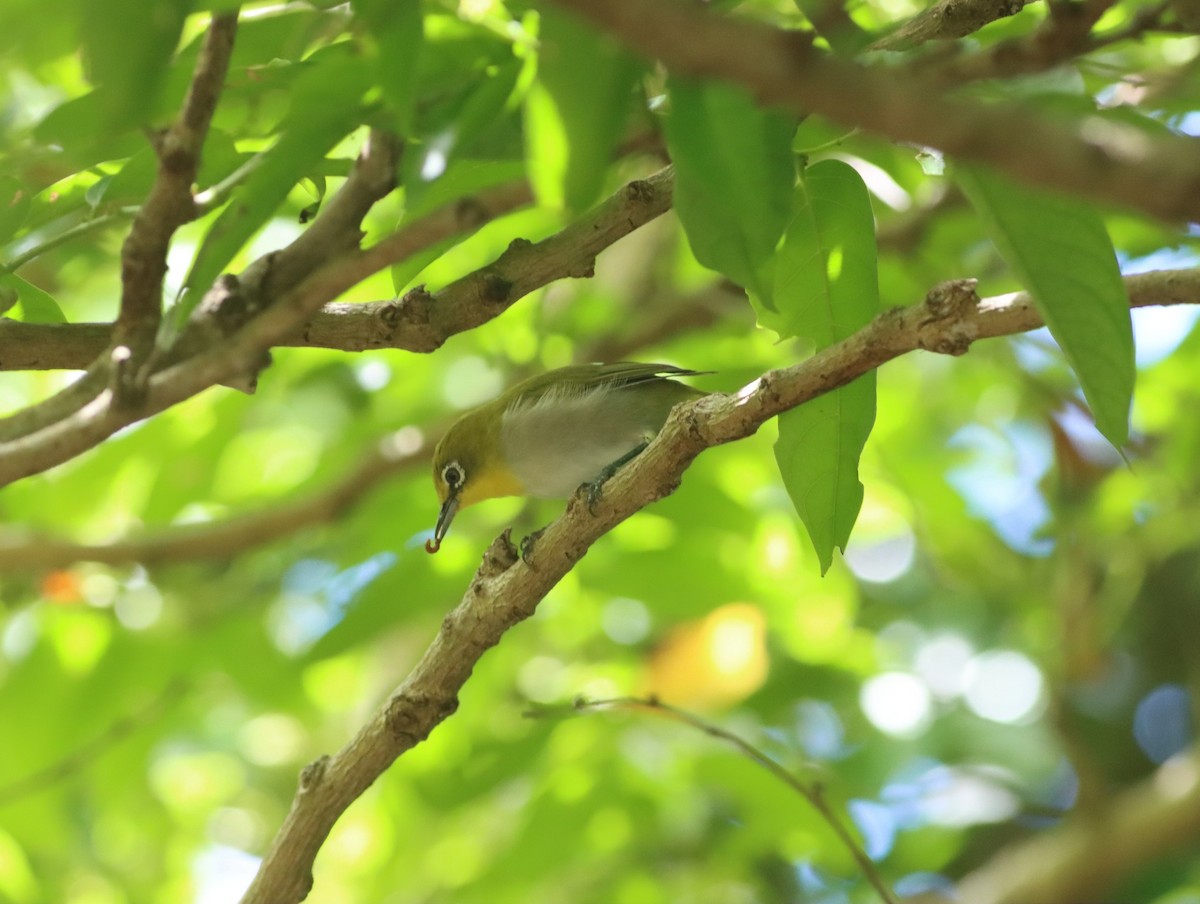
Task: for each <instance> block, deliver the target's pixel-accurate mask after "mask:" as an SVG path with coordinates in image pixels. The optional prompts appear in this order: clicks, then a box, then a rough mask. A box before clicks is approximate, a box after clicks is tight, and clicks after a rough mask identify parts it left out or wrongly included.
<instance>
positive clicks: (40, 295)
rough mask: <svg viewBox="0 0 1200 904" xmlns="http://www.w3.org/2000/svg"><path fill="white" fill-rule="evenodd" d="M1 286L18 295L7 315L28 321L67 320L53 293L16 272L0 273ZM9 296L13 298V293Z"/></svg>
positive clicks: (59, 321) (55, 321) (62, 321)
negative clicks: (40, 287)
mask: <svg viewBox="0 0 1200 904" xmlns="http://www.w3.org/2000/svg"><path fill="white" fill-rule="evenodd" d="M0 286H2V287H4V288H5V289H7V290H9V292H11V293H15V294H16V296H17V298H16V303H15V304H12V305H10V308H9V311H8V313H7V314H6V315H5V316H11V317H12V318H13V319H14V320H24V321H25V322H26V323H66V322H67V318H66V316H65V315H64V314H63V312H62V308H60V307H59V306H58V302H57V301H55V300H54V297H53V296H52V295H50V294H49V293H48V292H44V291H42V290H41V289H39V288H38V287H37V286H35V285H34V284H33V283H31V282H28V281H26V280H24V279H21V277H19V276H17V275H16V274H15V273H5V274H3V275H0ZM9 298H10V299H11V295H10V296H9Z"/></svg>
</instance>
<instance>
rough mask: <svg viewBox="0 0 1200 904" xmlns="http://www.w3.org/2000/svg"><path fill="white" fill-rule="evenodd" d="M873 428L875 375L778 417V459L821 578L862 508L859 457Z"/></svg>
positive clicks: (776, 445)
mask: <svg viewBox="0 0 1200 904" xmlns="http://www.w3.org/2000/svg"><path fill="white" fill-rule="evenodd" d="M874 424H875V374H874V372H872V373H869V374H866V375H864V376H861V377H859V378H858V379H857V380H855V381H854V382H853V383H850V384H849V385H847V386H842V387H841V388H839V389H835V390H834V391H833V392H827V393H825V395H823V396H819V397H818V398H815V399H813V400H812V401H811V402H805V403H804V404H803V405H801V406H800V407H799V408H794V409H792V410H791V411H788V412H785V413H784V414H781V415H780V416H779V438H778V439H777V440H776V441H775V461H776V462H777V463H778V464H779V473H780V474H781V475H783V485H784V486H785V487H786V488H787V491H788V495H789V496H790V497H791V498H792V504H793V505H794V506H796V513H797V514H799V516H800V520H801V521H803V522H804V527H805V529H806V530H807V531H808V535H809V537H810V538H811V539H812V544H813V548H814V549H816V551H817V558H818V559H819V560H820V563H821V574H824V573H825V572H826V571H828V570H829V566H830V565H831V564H832V563H833V550H834V549H835V548H837V549H841V550H842V551H843V552H845V550H846V543H847V542H849V540H850V532H851V530H853V528H854V522H855V521H856V520H857V519H858V512H859V509H861V508H862V501H863V485H862V481H860V480H859V479H858V459H859V457H860V456H861V455H862V450H863V447H864V446H865V445H866V443H867V437H868V436H870V435H871V427H872V426H874Z"/></svg>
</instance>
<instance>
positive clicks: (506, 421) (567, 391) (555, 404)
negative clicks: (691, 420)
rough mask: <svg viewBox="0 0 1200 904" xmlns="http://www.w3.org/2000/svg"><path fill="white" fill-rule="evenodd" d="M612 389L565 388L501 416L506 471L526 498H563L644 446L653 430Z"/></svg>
mask: <svg viewBox="0 0 1200 904" xmlns="http://www.w3.org/2000/svg"><path fill="white" fill-rule="evenodd" d="M629 401H630V400H629V399H628V398H626V399H622V394H621V390H620V389H613V388H611V387H607V386H604V387H599V388H584V389H582V390H581V389H579V388H577V387H566V388H564V389H563V390H551V391H549V392H547V393H545V394H544V395H542V396H541V398H538V399H536V400H535V401H532V402H526V401H521V400H518V401H517V402H515V403H513V405H511V406H510V407H509V408H508V410H506V411H505V412H504V415H503V416H502V419H501V426H500V439H501V443H502V445H503V447H504V457H505V460H506V462H507V463H508V466H509V467H510V468H511V469H512V470H513V472H514V473H515V474H516V475H517V479H518V480H520V481H521V483H522V484H524V486H525V488H526V491H527V492H528V493H529V495H531V496H545V497H550V498H564V497H567V496H570V495H571V494H572V493H574V492H575V490H576V489H578V488H579V485H580V484H583V483H586V482H588V481H590V480H592V479H594V478H595V477H596V476H597V475H599V473H600V472H601V471H602V470H604V468H605V467H607V466H608V465H610V464H612V463H613V462H614V461H616V460H617V459H619V458H621V457H622V456H623V455H626V454H628V453H629V452H630V451H632V450H633V449H635V448H636V447H637V446H639V445H641V444H642V443H644V442H646V441H647V440H648V439H649V438H650V437H651V436H653V434H654V431H655V429H656V427H657V425H656V424H654V423H653V421H652V420H650V419H647V418H646V417H643V416H639V414H638V412H637V410H636V408H637V406H631V405H629V404H628V403H629Z"/></svg>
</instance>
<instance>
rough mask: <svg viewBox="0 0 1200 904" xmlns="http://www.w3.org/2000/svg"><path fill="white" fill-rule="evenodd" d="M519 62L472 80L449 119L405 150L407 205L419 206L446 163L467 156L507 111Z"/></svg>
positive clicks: (514, 89)
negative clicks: (417, 204)
mask: <svg viewBox="0 0 1200 904" xmlns="http://www.w3.org/2000/svg"><path fill="white" fill-rule="evenodd" d="M520 74H521V62H520V61H519V60H517V59H509V60H507V61H505V62H504V63H503V64H500V65H496V66H494V67H491V69H490V70H489V72H488V73H487V75H486V76H485V77H483V78H482V79H479V80H475V81H473V82H472V83H471V85H470V87H469V88H468V89H467V90H466V91H465V92H464V93H463V94H462V95H461V96H460V97H459V98H457V99H456V103H455V104H454V105H453V110H454V113H453V116H452V118H451V119H450V120H449V121H448V122H446V123H445V124H443V125H440V126H438V127H436V128H435V129H434V130H433V131H431V132H429V133H427V134H425V135H424V136H422V137H421V139H420V140H419V141H416V142H414V143H413V144H411V145H410V146H409V148H408V149H407V150H406V151H405V154H404V160H403V169H404V192H405V197H406V199H407V201H408V203H410V204H416V203H420V199H421V197H422V196H423V195H424V194H425V193H426V192H427V191H429V189H430V187H431V186H432V185H434V184H435V183H436V182H437V181H438V180H439V179H441V178H442V177H443V175H444V174H445V173H446V171H447V170H448V169H449V167H450V164H451V163H452V162H453V161H454V160H455V159H457V158H458V157H460V156H462V155H463V154H466V153H469V152H470V149H471V147H472V146H473V145H474V144H475V143H476V142H477V141H478V140H479V138H480V136H481V135H483V134H484V132H485V131H487V130H488V129H489V128H491V127H492V126H493V125H495V124H496V123H497V121H498V120H500V119H502V118H503V117H504V116H505V115H506V113H507V112H508V105H509V102H510V99H511V98H512V97H513V94H514V92H515V91H516V90H517V87H518V85H517V82H518V77H519V76H520Z"/></svg>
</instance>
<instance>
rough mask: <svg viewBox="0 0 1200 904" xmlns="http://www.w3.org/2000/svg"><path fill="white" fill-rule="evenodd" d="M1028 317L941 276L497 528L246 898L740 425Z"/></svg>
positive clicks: (1160, 278) (267, 889)
mask: <svg viewBox="0 0 1200 904" xmlns="http://www.w3.org/2000/svg"><path fill="white" fill-rule="evenodd" d="M1131 279H1137V280H1138V281H1139V282H1144V283H1146V284H1147V285H1146V286H1144V287H1143V288H1149V285H1151V284H1154V285H1157V286H1158V289H1159V291H1160V297H1161V298H1162V299H1163V300H1176V299H1178V300H1183V299H1188V300H1193V301H1194V300H1195V299H1196V298H1197V297H1200V272H1197V271H1184V272H1176V273H1160V274H1147V275H1146V276H1145V277H1144V278H1142V277H1137V278H1131ZM1039 325H1040V320H1039V318H1038V316H1037V313H1036V311H1034V309H1033V307H1032V305H1031V304H1029V302H1028V299H1025V298H1023V297H1021V296H1020V295H1014V296H1007V297H1006V298H1004V299H992V300H990V301H989V302H987V303H982V302H979V301H978V299H977V298H976V297H975V296H974V283H973V281H971V280H962V281H959V282H957V283H952V284H942V285H940V286H938V287H936V288H935V289H934V290H932V291H931V292H930V293H929V296H928V298H927V300H926V302H925V303H924V304H921V305H915V306H913V307H910V308H894V309H892V310H889V311H886V312H884V313H882V314H880V315H879V316H878V317H876V318H875V320H873V321H872V322H871V323H870V324H868V325H867V326H865V327H864V328H863V329H861V330H859V331H858V332H857V333H855V334H854V335H853V336H851V337H849V338H848V339H846V340H844V341H842V342H839V343H837V344H836V345H833V346H830V347H829V348H826V349H823V350H822V351H820V352H818V353H817V354H816V355H814V356H813V357H811V358H809V359H808V360H807V361H804V362H803V363H801V364H797V365H795V366H793V367H787V368H783V369H781V370H775V371H771V372H769V373H767V374H764V375H763V376H762V377H761V378H759V379H758V380H755V381H754V382H753V383H751V384H750V385H748V386H746V387H744V388H743V389H742V390H741V391H739V392H737V393H734V394H732V395H721V394H715V395H709V396H705V397H704V398H701V399H699V400H697V401H695V402H691V403H687V404H683V405H680V406H678V407H676V409H675V410H674V411H673V412H672V414H671V416H670V418H669V419H668V420H667V423H666V425H665V426H664V427H663V430H662V431H661V433H659V435H658V437H657V438H656V439H655V440H654V442H653V443H651V444H650V446H649V447H648V448H647V449H646V450H645V451H644V452H643V453H642V454H641V455H639V456H638V457H637V458H636V459H635V460H634V461H633V462H631V463H630V464H629V465H627V466H626V467H625V468H624V469H622V470H621V471H619V472H618V473H617V474H616V476H614V477H613V478H612V480H611V481H609V483H608V484H606V485H605V488H604V493H603V495H602V496H601V498H600V500H599V502H598V504H597V505H596V507H595V510H594V512H593V511H590V510H589V507H588V504H587V502H586V500H584V499H582V498H580V497H579V496H577V497H576V498H574V499H572V500H571V502H570V503H568V505H567V509H566V512H565V513H564V514H563V515H562V517H560V518H559V519H558V520H557V521H555V522H554V523H552V524H551V525H550V526H549V527H547V528H546V530H545V532H544V533H543V534H542V535H541V537H540V538H539V539H538V541H537V545H536V546H535V548H534V550H533V553H532V557H531V561H530V562H529V563H528V564H527V563H525V562H523V561H520V559H519V558H518V556H517V554H516V550H515V549H514V548H513V546H512V543H511V541H510V540H509V538H508V535H507V532H506V533H505V534H504V535H502V536H501V537H499V538H497V540H496V541H495V542H494V543H493V544H492V546H491V548H490V549H489V550H488V552H487V553H486V554H485V556H484V560H483V564H482V565H481V566H480V568H479V570H478V571H477V572H476V574H475V577H474V578H473V579H472V581H471V583H470V585H469V586H468V588H467V590H466V592H465V593H464V595H463V598H462V601H461V602H460V603H459V604H458V606H457V607H456V608H455V609H454V610H453V611H452V612H450V613H449V614H448V615H447V616H446V618H445V620H444V621H443V623H442V627H441V630H440V631H439V632H438V634H437V636H436V637H435V638H434V640H433V642H432V644H431V645H430V646H429V648H428V649H427V650H426V651H425V654H424V656H422V658H421V660H420V662H418V663H417V665H416V666H415V667H414V668H413V670H412V671H411V672H410V673H409V675H408V677H407V678H405V679H404V681H403V682H402V683H401V684H400V686H399V687H398V688H397V689H396V690H395V691H394V692H393V693H392V695H391V696H390V697H389V699H388V700H387V701H386V702H385V703H384V705H383V706H382V707H381V708H380V709H379V710H378V711H377V712H376V713H375V715H374V716H373V717H372V718H371V720H370V721H369V722H368V723H367V724H366V725H365V726H364V727H363V728H362V729H361V730H360V731H359V733H358V734H357V735H356V736H355V737H354V738H353V739H352V740H351V741H350V742H349V743H348V744H347V745H346V746H345V747H344V748H342V750H340V751H339V752H338V753H336V754H334V755H333V756H331V757H323V758H321V759H320V760H317V761H316V762H314V763H312V764H311V765H310V766H309V767H307V768H306V769H305V770H304V773H303V774H302V776H301V779H300V788H299V791H298V792H297V794H296V797H295V799H294V800H293V801H292V807H291V811H290V812H289V813H288V816H287V818H286V820H285V821H284V824H283V826H282V827H281V828H280V830H279V833H278V834H277V835H276V836H275V839H274V841H273V842H272V844H271V847H270V850H269V851H268V852H267V854H266V857H265V858H264V860H263V863H262V865H261V867H260V869H259V872H258V875H257V876H256V877H255V880H254V882H253V884H252V885H251V886H250V889H249V890H248V891H247V893H246V895H245V897H244V898H243V902H244V904H264V902H272V904H292V902H297V901H300V900H302V899H303V898H304V897H305V896H306V895H307V894H308V891H309V888H310V887H311V884H312V865H313V861H314V859H315V858H316V855H317V851H318V850H319V849H320V847H321V845H322V844H323V843H324V840H325V838H326V836H327V835H328V833H329V831H330V829H331V828H332V827H333V824H334V823H335V822H336V821H337V819H338V817H339V816H340V815H341V813H342V812H343V811H344V810H345V809H346V808H347V807H348V806H349V805H350V804H351V803H352V802H353V801H354V800H355V799H356V798H357V797H358V796H359V795H360V794H362V793H363V791H364V790H366V788H368V787H369V786H370V785H371V783H372V782H374V781H375V779H376V778H378V777H379V776H380V775H381V774H382V773H383V771H384V770H385V769H387V768H388V766H390V765H391V764H392V762H393V761H395V759H396V758H397V757H399V756H400V755H401V754H403V753H404V752H405V751H406V750H409V749H410V748H412V747H414V746H415V745H416V744H418V743H420V742H421V741H422V740H424V739H425V738H426V737H427V736H428V735H429V733H430V732H431V731H432V730H433V728H434V727H435V726H436V725H437V724H438V723H439V722H441V721H442V720H443V719H445V718H446V717H448V716H449V715H451V714H452V713H453V712H454V711H455V709H456V708H457V706H458V693H459V691H460V689H461V688H462V686H463V684H464V683H465V682H466V680H467V679H468V678H469V677H470V675H471V672H472V670H473V669H474V666H475V663H476V662H477V661H478V660H479V658H480V657H481V656H482V655H483V654H484V653H485V652H486V651H487V650H488V649H489V648H490V647H492V646H494V645H495V644H496V643H498V642H499V640H500V638H501V637H502V636H503V634H504V632H505V631H507V630H508V629H509V628H511V627H512V626H513V625H515V624H517V623H519V622H521V621H523V620H524V619H526V618H528V617H529V616H531V615H532V614H533V613H534V611H535V610H536V608H537V605H538V603H539V602H540V601H541V599H542V598H543V597H544V596H545V595H546V594H547V593H548V592H549V591H550V590H551V589H552V588H553V587H554V586H555V585H556V584H557V583H558V582H559V581H560V580H561V579H562V578H563V576H564V575H566V573H567V572H568V571H570V570H571V568H573V567H574V565H575V563H576V562H578V561H579V559H580V558H582V557H583V556H584V555H585V554H586V553H587V550H588V548H589V547H590V546H591V545H592V543H594V542H595V541H596V540H597V539H599V538H600V537H601V536H603V535H604V534H605V533H607V532H608V531H609V530H611V529H612V528H613V527H614V526H615V525H617V524H619V523H620V522H622V521H624V520H625V519H626V518H628V517H629V516H631V515H632V514H634V513H635V512H637V511H639V510H640V509H642V508H644V507H645V506H647V505H649V504H650V503H651V502H654V501H655V500H657V499H661V498H662V497H664V496H666V495H669V494H670V493H672V492H673V491H674V490H675V488H676V487H678V486H679V482H680V480H681V479H682V476H683V472H684V471H685V470H686V469H687V468H688V466H689V465H690V464H691V462H692V460H693V459H694V458H695V457H696V456H697V455H699V454H700V453H701V452H702V451H704V450H705V449H707V448H709V447H710V446H715V445H719V444H722V443H727V442H732V441H734V440H737V439H741V438H743V437H746V436H749V435H751V434H753V433H755V432H756V431H757V430H758V428H759V427H760V426H762V424H764V423H765V422H766V421H767V420H769V419H770V418H772V417H774V416H775V415H777V414H780V413H781V412H783V411H787V410H789V409H791V408H794V407H796V406H797V405H800V404H803V403H804V402H806V401H808V400H810V399H813V398H816V397H817V396H819V395H821V394H823V393H825V392H828V391H830V390H832V389H835V388H837V387H838V386H843V385H845V384H847V383H849V382H851V381H853V380H855V379H856V378H858V377H860V376H862V375H863V374H865V373H867V372H868V371H870V370H872V369H874V368H876V367H878V366H879V365H881V364H883V363H885V362H887V361H890V360H892V359H893V358H896V357H898V356H900V355H903V354H906V353H908V352H911V351H914V350H916V349H928V350H931V351H939V352H944V353H948V354H956V355H957V354H962V353H964V352H965V351H966V350H967V349H968V348H969V347H970V345H971V343H972V342H975V341H976V340H979V339H983V338H986V337H990V336H1000V335H1006V334H1009V333H1014V332H1020V331H1023V330H1028V329H1032V328H1034V327H1036V326H1039ZM1197 828H1200V826H1198V827H1197Z"/></svg>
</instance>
